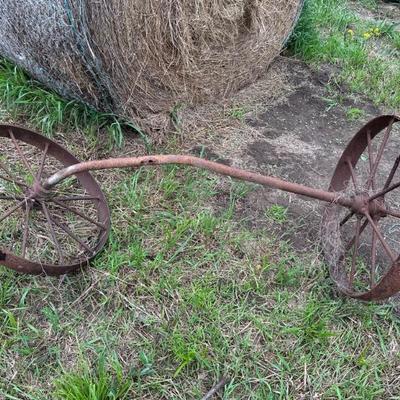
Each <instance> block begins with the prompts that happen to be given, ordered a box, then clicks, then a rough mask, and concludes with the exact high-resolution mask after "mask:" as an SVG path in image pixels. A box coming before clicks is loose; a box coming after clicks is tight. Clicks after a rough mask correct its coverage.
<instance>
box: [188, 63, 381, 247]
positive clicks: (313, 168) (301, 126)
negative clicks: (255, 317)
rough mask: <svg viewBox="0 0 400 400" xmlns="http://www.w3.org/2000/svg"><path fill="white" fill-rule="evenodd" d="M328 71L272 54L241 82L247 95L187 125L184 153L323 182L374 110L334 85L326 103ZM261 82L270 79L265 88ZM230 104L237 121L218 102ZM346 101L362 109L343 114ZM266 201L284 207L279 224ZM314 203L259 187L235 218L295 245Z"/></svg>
mask: <svg viewBox="0 0 400 400" xmlns="http://www.w3.org/2000/svg"><path fill="white" fill-rule="evenodd" d="M332 74H333V71H332V70H331V69H329V68H328V67H323V68H320V69H319V70H312V69H310V68H309V67H308V66H306V65H305V64H303V63H299V62H297V61H293V60H288V59H285V58H280V59H279V60H278V61H277V62H276V63H275V65H274V67H273V69H272V72H269V73H268V74H267V75H266V78H265V80H264V81H263V82H259V83H258V86H257V88H254V87H253V88H248V89H246V93H244V92H242V93H240V94H239V95H238V98H239V99H240V98H241V99H251V101H249V102H247V103H246V102H245V101H244V102H242V103H238V101H237V99H236V98H235V99H233V100H232V102H231V104H230V105H229V104H228V105H225V107H224V110H225V114H224V113H223V112H222V111H220V112H219V113H218V110H217V111H216V110H215V109H214V110H213V111H212V113H211V112H210V113H211V114H212V116H211V117H210V115H206V114H204V115H206V116H204V115H203V120H204V121H207V124H204V125H201V126H200V127H199V126H197V127H196V128H197V131H196V132H195V133H194V134H193V132H192V134H193V136H194V137H195V141H196V145H194V146H192V147H191V152H192V153H195V154H198V153H199V149H201V148H202V149H203V155H204V156H205V157H206V158H211V159H216V160H220V161H223V162H224V163H228V164H230V165H235V166H240V167H243V168H247V169H250V170H254V171H258V172H261V173H265V174H271V175H274V176H277V177H280V178H283V179H287V180H289V181H292V182H297V183H302V184H305V185H308V186H312V187H316V188H322V189H324V188H327V187H328V185H329V181H330V178H331V175H332V173H333V170H334V168H335V165H336V163H337V161H338V159H339V157H340V155H341V153H342V152H343V150H344V148H345V146H346V144H347V143H348V142H349V140H350V139H351V138H352V136H353V135H354V134H355V133H356V132H357V131H358V129H359V128H361V126H362V125H364V123H366V122H367V121H368V120H370V119H371V118H373V117H375V116H377V115H379V114H380V113H381V110H379V109H378V108H376V107H375V106H373V105H372V104H371V103H369V102H368V101H366V100H364V99H362V98H357V97H354V96H352V95H349V94H346V89H345V88H337V87H336V90H339V91H340V92H341V93H340V97H341V104H338V105H335V106H333V107H332V102H333V101H334V100H333V99H332V94H330V93H331V92H330V91H329V90H328V84H330V83H332V82H331V76H332ZM278 76H279V79H278V78H277V77H278ZM277 82H278V84H277ZM263 85H264V87H263ZM269 85H270V86H271V85H272V86H273V87H272V88H271V90H268V86H269ZM260 87H263V88H264V90H265V92H264V93H265V98H264V99H263V98H262V96H261V97H258V96H257V94H256V95H255V96H251V91H252V90H253V91H254V90H255V91H256V92H257V91H259V89H260ZM271 93H273V95H272V96H271ZM255 98H257V99H258V100H257V101H256V102H254V99H255ZM263 100H265V101H263ZM232 105H236V106H238V105H240V106H241V107H242V108H243V109H245V110H249V111H248V112H247V113H246V114H245V117H244V118H243V120H242V121H237V120H235V119H234V118H229V117H226V114H227V112H226V109H229V107H232ZM349 107H357V108H359V109H361V110H363V112H364V115H363V116H362V118H360V119H359V120H357V121H352V122H351V121H349V119H348V118H347V116H346V110H348V108H349ZM203 112H204V110H203ZM222 114H224V115H225V119H224V118H223V117H221V115H222ZM217 116H219V117H220V118H219V119H218V117H217ZM197 117H198V114H197ZM213 121H214V126H215V128H214V129H213ZM189 126H190V124H189ZM191 128H193V126H191ZM222 190H223V189H222ZM225 195H226V196H224V195H221V196H219V198H218V199H217V204H220V205H222V204H221V203H224V202H225V201H224V200H223V198H224V197H225V200H226V197H227V196H228V193H227V192H226V193H225ZM273 204H279V205H282V206H285V207H288V219H287V222H286V223H285V224H284V225H279V224H276V223H273V222H271V221H268V218H266V216H265V212H266V210H267V209H268V208H269V207H270V206H271V205H273ZM320 210H321V204H320V203H319V202H317V201H314V200H309V199H307V198H305V197H302V196H297V195H293V194H289V193H285V192H280V191H277V190H273V189H269V188H261V187H260V188H257V189H256V190H254V191H252V192H251V193H250V194H249V195H247V196H246V197H245V198H244V199H243V200H241V201H240V202H239V204H238V212H239V216H240V218H241V219H242V218H244V219H245V220H246V221H247V222H248V224H249V225H250V226H252V227H267V228H271V229H273V230H274V231H275V232H276V233H278V234H279V235H280V236H281V237H282V238H286V239H289V240H290V241H291V242H292V243H293V244H294V245H295V247H296V248H298V249H299V250H304V249H307V247H308V245H311V244H314V243H315V242H316V239H317V237H318V232H319V220H320Z"/></svg>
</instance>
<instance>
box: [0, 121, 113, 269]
mask: <svg viewBox="0 0 400 400" xmlns="http://www.w3.org/2000/svg"><path fill="white" fill-rule="evenodd" d="M0 149H1V153H0V264H2V265H5V266H6V267H9V268H12V269H14V270H16V271H18V272H23V273H30V274H41V273H44V274H47V275H62V274H65V273H69V272H73V271H75V270H77V269H80V268H81V267H83V266H85V265H87V263H88V262H89V261H90V260H91V259H92V258H93V257H94V256H95V255H96V254H97V253H98V252H99V251H100V250H101V249H102V247H103V246H104V244H105V242H106V240H107V237H108V233H109V230H110V214H109V209H108V206H107V203H106V200H105V198H104V195H103V193H102V191H101V189H100V187H99V186H98V184H97V183H96V181H95V180H94V179H93V177H92V176H91V175H90V173H89V172H83V173H80V174H78V175H77V176H76V177H71V178H69V179H67V180H66V181H65V182H63V183H62V184H60V185H59V186H57V187H56V188H54V190H52V191H49V192H45V193H44V192H43V191H40V190H38V188H40V187H41V183H42V182H43V181H44V180H45V179H46V178H47V177H48V176H50V175H51V174H53V173H54V172H56V171H58V170H59V169H61V168H63V167H67V166H70V165H73V164H76V163H78V162H79V161H78V160H77V159H76V158H75V157H74V156H73V155H72V154H71V153H69V152H68V151H67V150H66V149H64V148H63V147H62V146H60V145H58V144H57V143H55V142H54V141H52V140H50V139H48V138H45V137H44V136H42V135H39V134H37V133H35V132H32V131H30V130H27V129H24V128H20V127H15V126H11V125H0Z"/></svg>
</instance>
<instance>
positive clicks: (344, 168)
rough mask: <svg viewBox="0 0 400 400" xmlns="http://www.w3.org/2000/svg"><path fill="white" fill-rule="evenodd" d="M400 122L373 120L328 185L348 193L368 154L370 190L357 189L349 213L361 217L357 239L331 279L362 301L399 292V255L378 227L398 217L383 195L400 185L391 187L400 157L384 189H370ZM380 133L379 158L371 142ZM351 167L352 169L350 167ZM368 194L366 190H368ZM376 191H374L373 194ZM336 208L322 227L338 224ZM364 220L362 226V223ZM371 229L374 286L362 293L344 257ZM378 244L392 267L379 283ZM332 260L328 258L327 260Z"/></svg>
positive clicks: (328, 209) (346, 152)
mask: <svg viewBox="0 0 400 400" xmlns="http://www.w3.org/2000/svg"><path fill="white" fill-rule="evenodd" d="M399 121H400V118H399V117H397V116H394V115H382V116H380V117H377V118H374V119H373V120H371V121H370V122H368V123H367V124H366V125H365V126H364V127H362V128H361V129H360V131H359V132H358V133H357V134H356V135H355V136H354V137H353V139H352V140H351V141H350V143H349V144H348V146H347V147H346V149H345V150H344V152H343V154H342V156H341V158H340V159H339V161H338V164H337V166H336V168H335V171H334V173H333V176H332V180H331V182H330V185H329V190H330V191H332V192H341V191H343V190H346V188H347V186H348V182H349V181H350V180H352V179H353V178H352V171H353V169H354V168H355V166H356V164H357V162H358V161H359V159H360V157H361V155H362V154H363V153H364V152H365V151H368V154H369V157H368V158H369V162H370V168H369V170H370V174H369V176H368V179H367V188H358V191H359V194H357V193H356V195H354V197H353V198H352V202H353V204H352V206H351V207H350V210H351V212H350V214H351V216H353V215H358V217H359V220H358V221H360V224H359V223H358V221H357V227H356V231H355V235H354V240H352V241H351V243H349V244H348V245H347V246H344V248H345V250H344V251H343V254H341V255H340V257H339V259H338V260H336V262H334V263H331V265H330V271H331V277H332V279H333V280H334V281H335V283H336V285H337V286H338V288H339V290H340V291H341V292H343V293H344V294H346V295H347V296H350V297H353V298H356V299H359V300H365V301H370V300H382V299H386V298H389V297H391V296H392V295H394V294H396V293H397V292H398V291H399V290H400V258H399V256H398V254H395V253H394V252H393V250H392V249H391V248H390V247H389V245H388V244H387V241H386V240H385V238H384V237H383V235H382V233H381V232H380V230H379V228H378V223H379V221H380V220H381V219H382V218H385V217H387V216H388V215H395V214H396V212H395V211H394V212H393V211H391V210H390V209H389V208H388V207H387V206H386V205H385V201H384V196H385V194H387V193H388V192H390V191H392V190H394V189H396V188H397V187H399V186H400V182H396V183H395V184H392V180H393V177H394V175H395V172H396V170H397V168H398V166H399V160H400V158H399V157H397V158H396V159H395V160H394V164H393V167H392V169H391V171H390V173H389V175H388V177H387V180H386V182H385V184H384V188H383V190H380V191H378V192H377V193H374V194H372V195H371V190H372V189H373V181H374V179H373V178H374V175H375V174H376V170H377V168H378V164H379V161H380V160H381V157H382V155H383V152H384V149H385V146H386V144H387V141H388V137H389V135H390V132H391V129H392V127H393V125H394V124H395V123H397V122H399ZM381 132H384V134H383V139H382V141H381V143H380V146H379V149H378V152H377V154H376V156H374V155H373V154H371V150H370V149H371V146H370V143H371V141H372V140H373V139H374V138H375V137H376V136H377V135H378V134H379V133H381ZM349 164H350V165H351V167H349ZM366 189H367V190H368V191H367V190H366ZM373 191H374V190H372V192H373ZM335 208H336V207H335V206H334V205H332V204H330V205H327V206H326V208H325V211H324V216H323V226H333V225H335V224H337V213H336V209H335ZM350 214H348V217H346V218H345V219H344V220H342V221H341V223H340V226H344V225H345V224H346V223H347V221H348V219H350V218H351V217H350ZM362 219H363V220H364V222H363V224H362V225H361V220H362ZM367 226H369V227H370V228H371V230H372V234H371V238H372V239H371V272H370V273H371V284H370V288H369V290H366V291H360V290H357V288H356V287H355V286H354V284H353V283H354V282H353V280H354V275H355V271H354V267H352V271H350V274H348V273H347V270H346V268H345V258H346V253H348V252H349V251H350V250H351V249H352V248H353V247H354V248H356V247H357V243H356V242H357V241H358V239H359V236H360V235H361V234H362V232H363V231H364V230H365V228H366V227H367ZM331 235H332V233H331V232H329V231H327V232H326V234H325V237H324V236H323V237H322V242H325V243H327V242H328V241H329V240H331ZM377 242H380V243H381V245H382V247H383V249H384V251H385V252H386V253H387V256H388V258H389V259H390V263H391V265H389V267H388V268H387V271H386V273H385V274H384V275H383V276H382V277H381V279H380V280H379V281H378V282H375V280H374V275H375V263H376V247H377ZM355 254H357V252H356V251H353V261H352V265H353V266H354V263H355V261H354V260H355V258H356V256H355ZM328 258H329V257H328Z"/></svg>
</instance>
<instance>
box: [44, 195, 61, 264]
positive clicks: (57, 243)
mask: <svg viewBox="0 0 400 400" xmlns="http://www.w3.org/2000/svg"><path fill="white" fill-rule="evenodd" d="M42 209H43V213H44V215H45V217H46V220H47V225H48V226H49V229H50V235H51V238H52V240H53V245H54V247H55V248H56V250H57V253H58V256H59V257H60V262H61V263H63V262H64V255H63V252H62V250H61V246H60V243H59V241H58V239H57V236H56V232H55V231H54V226H53V222H52V221H51V218H50V214H49V211H48V209H47V206H46V204H44V203H42Z"/></svg>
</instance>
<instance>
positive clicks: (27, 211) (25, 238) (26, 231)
mask: <svg viewBox="0 0 400 400" xmlns="http://www.w3.org/2000/svg"><path fill="white" fill-rule="evenodd" d="M30 215H31V207H30V206H29V204H28V202H27V203H26V204H25V220H24V236H23V238H22V258H25V254H26V245H27V243H28V236H29V217H30Z"/></svg>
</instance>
